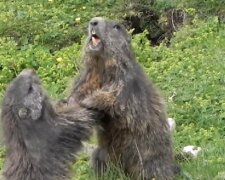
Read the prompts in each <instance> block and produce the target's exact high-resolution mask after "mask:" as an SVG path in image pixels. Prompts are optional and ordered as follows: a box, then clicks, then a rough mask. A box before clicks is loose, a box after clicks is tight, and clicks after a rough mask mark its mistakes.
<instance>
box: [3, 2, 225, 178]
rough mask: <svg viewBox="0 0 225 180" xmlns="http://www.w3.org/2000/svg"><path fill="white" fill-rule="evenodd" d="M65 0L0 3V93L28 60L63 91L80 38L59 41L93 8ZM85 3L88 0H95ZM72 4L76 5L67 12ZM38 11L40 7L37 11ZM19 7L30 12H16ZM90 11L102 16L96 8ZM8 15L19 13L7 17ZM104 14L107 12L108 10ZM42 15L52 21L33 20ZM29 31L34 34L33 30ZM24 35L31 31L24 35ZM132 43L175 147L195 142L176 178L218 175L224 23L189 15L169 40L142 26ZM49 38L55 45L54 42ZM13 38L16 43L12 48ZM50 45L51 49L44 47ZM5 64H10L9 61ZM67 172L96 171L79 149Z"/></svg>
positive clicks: (224, 117) (224, 134) (224, 106)
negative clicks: (161, 102)
mask: <svg viewBox="0 0 225 180" xmlns="http://www.w3.org/2000/svg"><path fill="white" fill-rule="evenodd" d="M57 3H58V4H57ZM69 3H70V4H71V6H67V5H66V4H61V3H60V1H48V2H46V4H45V5H44V6H42V5H41V4H40V3H34V7H36V9H35V8H33V11H30V8H31V7H30V5H28V6H25V5H24V4H25V3H24V1H23V2H22V1H21V2H17V3H16V4H13V3H12V2H9V4H7V3H6V2H4V3H3V2H1V3H0V9H1V10H2V15H1V16H0V24H1V23H5V22H8V24H7V26H2V27H1V28H0V95H2V94H3V93H4V89H5V87H6V84H7V83H8V82H9V81H10V80H11V79H12V78H13V77H15V75H16V74H17V73H18V72H20V71H21V70H22V69H23V68H25V67H34V68H35V69H36V70H37V71H38V74H39V75H40V77H41V79H42V80H43V81H44V84H45V86H46V88H47V89H48V92H49V94H51V95H53V96H54V97H61V96H62V93H63V91H64V89H65V87H66V84H68V83H66V82H67V81H69V79H71V78H72V77H73V76H74V74H76V72H77V63H79V62H80V61H79V58H80V54H81V49H82V47H81V45H80V42H79V43H78V42H76V41H75V40H74V39H72V40H71V39H70V41H68V43H66V44H64V45H65V46H63V47H62V44H63V42H64V41H62V40H64V39H66V40H67V39H68V38H70V37H71V36H73V35H74V34H76V38H77V37H79V38H80V39H81V37H80V33H82V35H83V34H84V30H83V29H79V30H78V31H77V32H74V28H77V27H80V25H79V23H81V24H82V25H81V27H82V28H83V26H84V24H85V22H82V21H83V20H84V21H86V20H87V19H89V18H90V16H91V13H92V12H93V8H92V6H91V5H89V4H88V3H83V2H82V1H79V2H78V1H77V2H76V3H75V4H74V2H73V1H72V0H70V1H69ZM89 3H92V4H95V2H94V1H93V2H92V1H90V2H89ZM117 3H118V2H117ZM99 4H100V5H101V6H98V7H99V8H100V9H101V8H103V6H104V5H103V4H102V3H101V2H100V1H99V2H97V5H99ZM14 5H15V6H17V8H18V9H19V10H23V11H24V12H23V11H22V12H20V13H22V14H21V16H19V17H18V16H17V14H16V13H15V12H16V11H15V9H14V8H15V7H13V6H14ZM73 7H76V8H73ZM112 7H113V1H107V6H106V7H105V12H108V11H109V9H110V8H112ZM52 8H53V9H54V10H55V11H54V12H53V11H52V10H51V9H52ZM8 9H9V10H10V11H8ZM74 9H75V10H76V11H77V12H76V11H75V12H73V11H74ZM39 11H41V12H42V13H43V14H41V15H40V17H39ZM23 13H25V14H26V13H28V14H29V13H31V15H30V16H24V17H23V16H22V15H23ZM48 13H49V17H51V18H50V20H48V21H46V19H45V14H48ZM54 13H55V14H54ZM95 14H96V15H103V16H107V14H105V13H104V14H99V13H97V11H96V12H95ZM14 16H16V18H19V20H18V21H13V18H14ZM108 16H109V17H111V18H112V17H114V15H113V13H109V15H108ZM78 17H81V22H79V23H77V22H76V18H78ZM23 18H24V19H23ZM32 19H35V20H36V21H35V23H34V26H33V27H32V24H31V23H30V22H29V21H30V20H32ZM66 20H67V21H66ZM23 21H25V22H26V23H24V26H26V27H25V28H23V27H22V26H20V24H21V23H22V24H23ZM39 21H40V22H39ZM55 21H56V22H58V23H59V24H57V23H55ZM42 23H51V24H54V26H49V27H47V26H41V27H42V28H37V27H39V26H40V24H41V25H42ZM60 23H61V24H62V25H61V24H60ZM71 24H72V25H71ZM7 27H8V28H9V29H10V30H12V31H13V30H14V29H18V32H19V35H20V34H21V35H20V36H21V37H20V38H21V39H20V40H19V41H18V42H17V41H16V39H15V38H14V39H13V38H9V37H8V36H9V34H7V33H9V32H11V31H8V30H7ZM43 28H47V29H44V30H43ZM33 29H34V30H33ZM36 30H37V31H36ZM26 31H29V33H28V34H29V36H26V35H27V34H26V33H25V34H23V33H24V32H26ZM33 31H34V32H35V33H36V34H32V32H33ZM12 33H14V32H12ZM39 33H40V34H39ZM52 37H55V39H54V38H53V39H54V41H50V42H49V40H51V39H52ZM26 38H28V39H29V38H30V39H29V42H28V41H27V40H26ZM35 38H37V39H35ZM30 41H32V42H30ZM58 41H60V43H58ZM132 43H133V48H134V51H135V54H136V57H137V61H138V62H139V63H140V64H141V65H142V66H143V68H144V70H145V72H146V74H147V75H148V77H149V78H150V79H151V80H152V81H153V82H154V83H155V84H156V85H157V87H159V89H160V90H161V93H162V95H163V96H164V98H165V100H166V103H167V105H168V115H169V117H172V118H174V119H175V120H176V131H175V132H174V136H173V140H174V150H175V153H179V152H180V151H181V149H182V148H183V147H184V146H186V145H194V146H199V147H201V148H202V152H201V153H200V155H199V156H198V157H197V158H196V159H192V160H190V161H185V162H180V163H179V164H180V165H181V167H182V175H181V176H179V177H177V179H178V180H180V179H193V180H211V179H215V177H216V176H218V175H220V176H221V177H220V178H219V177H218V178H217V179H221V180H222V179H225V175H224V172H225V158H224V147H225V25H224V24H221V23H219V22H218V18H217V17H209V18H208V19H205V20H201V19H199V18H198V17H197V16H196V18H194V19H193V20H192V22H191V25H185V26H184V27H182V28H181V29H180V30H179V31H178V32H176V33H175V34H174V37H173V38H172V39H171V41H170V45H169V46H167V44H164V43H162V44H161V45H160V46H156V47H152V46H150V43H149V41H148V40H147V39H146V32H144V33H142V34H138V35H135V36H134V37H133V42H132ZM21 44H22V45H21ZM55 44H57V45H59V47H55V46H54V45H55ZM18 46H19V47H20V48H21V47H22V49H18ZM52 49H53V50H54V53H52V52H51V50H52ZM12 62H13V63H12ZM12 64H13V65H15V66H13V69H12V67H11V66H12ZM46 67H48V68H46ZM0 99H1V98H0ZM93 139H94V138H93ZM91 142H92V143H95V142H96V141H95V140H92V141H91ZM4 154H5V150H4V148H2V149H1V151H0V167H2V165H3V162H4ZM72 173H73V179H74V180H75V179H76V180H87V179H95V178H94V177H95V176H94V173H93V170H92V168H91V166H90V163H89V157H87V156H86V155H81V156H79V157H78V160H77V162H76V163H75V164H74V165H73V166H72ZM98 179H101V180H103V179H105V180H115V179H117V180H127V179H128V178H127V177H125V175H124V174H123V172H121V171H120V170H119V169H118V168H116V167H111V168H110V169H109V170H108V171H107V172H106V174H105V175H104V176H103V177H99V178H98Z"/></svg>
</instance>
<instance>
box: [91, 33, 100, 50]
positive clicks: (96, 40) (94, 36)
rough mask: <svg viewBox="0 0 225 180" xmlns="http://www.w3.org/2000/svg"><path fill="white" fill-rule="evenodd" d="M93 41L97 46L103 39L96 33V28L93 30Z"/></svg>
mask: <svg viewBox="0 0 225 180" xmlns="http://www.w3.org/2000/svg"><path fill="white" fill-rule="evenodd" d="M91 42H92V45H93V46H94V47H96V46H97V45H98V44H99V43H100V42H101V39H100V38H99V37H98V36H97V35H96V32H95V30H92V31H91Z"/></svg>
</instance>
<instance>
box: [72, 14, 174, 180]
mask: <svg viewBox="0 0 225 180" xmlns="http://www.w3.org/2000/svg"><path fill="white" fill-rule="evenodd" d="M84 51H85V53H84V57H83V61H84V63H85V66H84V70H83V72H81V74H80V76H79V77H78V79H77V80H76V81H75V84H74V88H73V90H72V92H71V95H70V96H69V98H68V103H69V104H73V103H75V102H76V103H77V102H78V103H81V104H82V105H84V106H86V107H88V108H93V109H97V110H100V111H103V112H104V114H105V117H104V118H103V119H102V120H101V122H100V124H101V126H102V128H99V129H97V137H98V148H97V149H96V150H95V151H94V153H93V156H92V162H93V165H94V168H95V170H96V171H97V172H98V173H99V172H101V171H102V169H104V168H105V167H106V165H107V164H108V163H109V162H115V163H118V162H119V164H120V165H121V166H122V168H123V169H124V171H125V172H126V173H128V174H129V175H130V176H132V177H133V178H134V179H152V178H156V179H157V180H170V179H173V177H174V175H175V169H176V167H177V166H176V165H175V163H174V158H173V151H172V142H171V134H170V130H169V126H168V123H167V120H166V119H167V115H166V110H165V108H164V102H163V100H162V98H161V96H160V94H159V92H158V90H156V88H155V87H154V86H153V84H152V82H151V81H150V80H149V79H148V78H147V76H146V75H145V74H144V72H143V70H142V68H141V67H140V65H139V64H138V63H137V62H136V60H135V57H134V54H133V51H132V48H131V39H130V37H129V35H128V33H127V31H126V29H125V28H124V27H123V26H122V25H121V24H119V23H117V22H115V21H111V20H107V19H103V18H100V17H95V18H93V19H92V20H91V21H90V23H89V37H88V38H87V43H86V46H85V49H84Z"/></svg>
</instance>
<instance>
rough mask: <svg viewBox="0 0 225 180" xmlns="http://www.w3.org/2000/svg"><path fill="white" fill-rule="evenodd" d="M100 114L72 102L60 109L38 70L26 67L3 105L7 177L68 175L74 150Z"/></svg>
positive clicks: (50, 179)
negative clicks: (43, 83) (47, 92)
mask: <svg viewBox="0 0 225 180" xmlns="http://www.w3.org/2000/svg"><path fill="white" fill-rule="evenodd" d="M61 108H63V107H61ZM97 117H98V113H97V112H95V111H93V110H87V109H85V108H77V107H76V108H74V107H69V106H67V107H66V108H63V109H61V111H60V114H59V113H57V112H56V111H55V109H53V106H52V105H51V104H50V101H49V99H48V97H47V96H46V94H45V93H44V92H43V90H42V88H41V83H40V80H39V78H38V77H37V76H36V74H35V73H34V71H32V70H24V71H22V73H20V75H18V77H17V78H15V79H14V80H13V81H12V83H11V84H10V85H9V87H8V89H7V90H6V93H5V96H4V100H3V105H2V123H3V130H4V136H5V141H6V142H5V143H6V149H7V155H6V163H5V167H4V172H3V179H6V180H66V179H68V178H69V167H70V165H71V163H72V161H73V160H74V159H75V157H74V154H75V153H76V152H77V151H78V150H80V148H81V146H82V143H81V141H82V140H86V139H88V137H89V136H90V135H91V131H92V129H93V128H92V126H93V125H94V124H95V119H96V118H97Z"/></svg>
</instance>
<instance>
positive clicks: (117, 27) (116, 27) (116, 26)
mask: <svg viewBox="0 0 225 180" xmlns="http://www.w3.org/2000/svg"><path fill="white" fill-rule="evenodd" d="M113 28H114V29H116V30H120V29H121V27H120V25H118V24H115V25H114V26H113Z"/></svg>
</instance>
